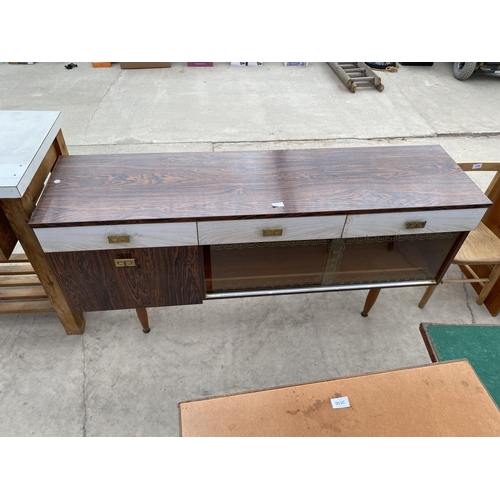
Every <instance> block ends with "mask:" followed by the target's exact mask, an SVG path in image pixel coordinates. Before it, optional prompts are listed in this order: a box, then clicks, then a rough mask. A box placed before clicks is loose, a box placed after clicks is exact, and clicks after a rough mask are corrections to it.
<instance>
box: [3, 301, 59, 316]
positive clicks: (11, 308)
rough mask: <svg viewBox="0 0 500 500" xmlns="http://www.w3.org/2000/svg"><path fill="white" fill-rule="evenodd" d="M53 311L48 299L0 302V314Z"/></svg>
mask: <svg viewBox="0 0 500 500" xmlns="http://www.w3.org/2000/svg"><path fill="white" fill-rule="evenodd" d="M34 312H54V308H53V307H52V304H51V303H50V301H49V300H32V301H26V302H20V301H16V302H0V314H16V313H34Z"/></svg>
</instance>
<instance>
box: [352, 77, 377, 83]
mask: <svg viewBox="0 0 500 500" xmlns="http://www.w3.org/2000/svg"><path fill="white" fill-rule="evenodd" d="M351 80H353V81H355V82H373V80H375V78H374V77H373V76H360V77H355V78H351Z"/></svg>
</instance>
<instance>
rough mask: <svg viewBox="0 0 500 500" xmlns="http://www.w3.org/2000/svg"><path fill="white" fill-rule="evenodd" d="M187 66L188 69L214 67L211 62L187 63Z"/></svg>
mask: <svg viewBox="0 0 500 500" xmlns="http://www.w3.org/2000/svg"><path fill="white" fill-rule="evenodd" d="M187 65H188V66H190V67H198V66H199V67H205V68H208V67H212V66H213V65H214V63H213V62H188V63H187Z"/></svg>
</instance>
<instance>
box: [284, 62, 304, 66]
mask: <svg viewBox="0 0 500 500" xmlns="http://www.w3.org/2000/svg"><path fill="white" fill-rule="evenodd" d="M283 64H284V65H285V66H307V65H308V64H309V63H306V62H284V63H283Z"/></svg>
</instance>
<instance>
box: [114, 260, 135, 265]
mask: <svg viewBox="0 0 500 500" xmlns="http://www.w3.org/2000/svg"><path fill="white" fill-rule="evenodd" d="M114 260H115V266H116V267H135V259H114Z"/></svg>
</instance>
